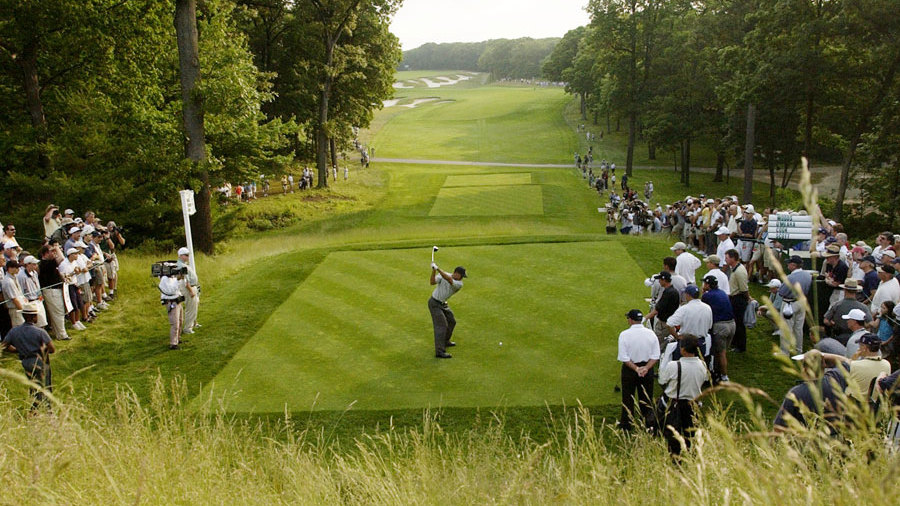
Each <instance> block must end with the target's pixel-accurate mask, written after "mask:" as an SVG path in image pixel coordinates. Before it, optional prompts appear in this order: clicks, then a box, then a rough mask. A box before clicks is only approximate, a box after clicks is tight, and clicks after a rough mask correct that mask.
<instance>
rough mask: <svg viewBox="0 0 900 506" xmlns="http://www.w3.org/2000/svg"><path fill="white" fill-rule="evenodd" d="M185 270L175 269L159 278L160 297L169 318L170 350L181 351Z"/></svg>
mask: <svg viewBox="0 0 900 506" xmlns="http://www.w3.org/2000/svg"><path fill="white" fill-rule="evenodd" d="M184 271H185V270H184V269H175V272H173V273H169V275H164V276H162V277H160V278H159V293H160V295H159V297H160V302H161V303H162V305H163V306H166V312H167V313H168V316H169V349H170V350H177V349H179V348H180V347H179V344H180V343H181V315H182V312H183V310H184V307H183V303H184V296H183V295H181V287H182V286H183V285H184Z"/></svg>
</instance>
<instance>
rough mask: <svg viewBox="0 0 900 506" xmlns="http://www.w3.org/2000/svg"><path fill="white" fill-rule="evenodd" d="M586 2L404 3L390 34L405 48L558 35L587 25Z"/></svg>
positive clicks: (450, 0)
mask: <svg viewBox="0 0 900 506" xmlns="http://www.w3.org/2000/svg"><path fill="white" fill-rule="evenodd" d="M585 5H587V0H403V6H402V7H401V8H400V10H399V11H398V12H397V14H396V15H395V16H394V20H393V22H392V23H391V31H392V32H394V34H395V35H397V37H399V38H400V43H401V44H402V45H403V50H404V51H406V50H409V49H414V48H417V47H419V46H421V45H422V44H425V43H426V42H479V41H482V40H488V39H516V38H519V37H533V38H536V39H537V38H544V37H562V36H563V35H565V33H566V32H567V31H569V30H571V29H573V28H577V27H579V26H581V25H585V24H587V23H588V22H589V19H588V15H587V12H585V11H584V6H585Z"/></svg>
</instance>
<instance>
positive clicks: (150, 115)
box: [0, 0, 401, 241]
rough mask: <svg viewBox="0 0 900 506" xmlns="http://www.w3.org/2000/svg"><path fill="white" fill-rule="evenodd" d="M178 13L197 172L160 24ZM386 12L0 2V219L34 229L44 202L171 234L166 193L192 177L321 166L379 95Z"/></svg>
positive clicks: (263, 1) (334, 2)
mask: <svg viewBox="0 0 900 506" xmlns="http://www.w3.org/2000/svg"><path fill="white" fill-rule="evenodd" d="M188 4H189V6H190V7H191V8H192V9H195V11H196V13H195V21H194V19H193V18H192V19H190V20H188V24H189V25H190V24H191V23H193V24H195V25H196V33H197V34H198V41H199V43H198V47H197V54H198V55H199V68H200V78H199V80H198V81H197V83H198V86H197V89H196V90H193V91H192V92H191V94H190V95H191V96H189V97H187V99H189V100H191V101H195V102H196V104H199V105H200V107H201V111H200V114H199V116H198V118H199V119H201V120H202V123H203V125H204V127H205V157H204V159H203V160H202V163H200V164H197V163H192V162H191V161H188V160H187V158H186V153H185V152H186V147H185V146H186V145H187V144H188V140H189V139H188V138H187V136H186V134H185V133H184V132H185V130H184V128H183V125H182V120H183V117H182V115H183V105H184V102H183V98H185V97H182V94H181V90H182V86H181V84H182V82H181V81H180V69H179V47H178V44H177V43H176V31H177V30H176V23H175V20H176V7H179V8H180V7H182V6H183V5H188ZM398 6H399V0H310V1H308V2H293V1H290V0H199V1H198V0H176V1H174V2H159V1H156V0H130V1H127V2H123V1H121V0H90V1H85V0H0V12H3V13H4V15H3V16H2V19H0V97H2V100H0V159H2V167H0V171H2V177H0V191H2V192H3V194H4V198H3V199H0V216H2V221H3V222H8V221H14V222H19V223H21V226H20V230H28V231H33V232H32V234H37V233H38V231H39V230H40V223H41V222H40V218H41V217H42V216H43V214H44V207H45V206H46V205H47V204H48V203H55V204H57V205H59V206H61V207H63V206H64V207H71V208H74V209H77V210H80V211H83V210H86V209H92V210H95V211H97V212H98V213H100V215H101V216H102V217H104V218H106V219H115V220H116V221H117V222H118V223H119V225H120V226H124V227H125V228H126V230H128V231H129V237H130V238H132V239H134V240H138V241H139V240H140V239H142V238H149V237H165V238H171V237H177V232H178V230H179V228H180V227H179V223H181V219H180V204H179V200H178V193H177V192H178V190H181V189H183V188H191V189H194V190H196V191H200V189H201V188H202V187H203V185H202V181H201V174H202V175H203V178H205V179H208V182H209V185H211V186H212V187H215V186H216V185H218V184H221V183H222V182H224V181H232V182H235V183H238V182H240V181H247V180H250V179H254V180H257V181H258V180H259V177H260V175H261V174H267V175H269V176H271V175H273V174H276V175H277V174H281V173H283V171H284V170H285V169H286V167H288V166H289V165H290V164H291V163H292V162H294V161H295V160H303V161H311V160H313V159H315V160H316V162H317V163H323V162H324V163H327V164H328V165H330V164H331V160H330V159H333V157H335V156H336V153H337V152H339V151H340V150H341V149H342V148H346V147H348V146H349V144H350V143H351V142H352V140H353V138H354V129H355V128H364V127H366V126H367V125H368V124H369V121H370V120H371V118H372V114H373V110H374V109H375V108H376V107H380V104H381V103H382V101H383V99H385V98H387V97H389V96H390V95H391V93H392V88H391V84H392V82H393V74H394V71H395V69H396V67H397V64H398V62H399V60H400V57H401V52H400V45H399V41H398V40H397V38H396V37H395V36H394V35H393V34H391V33H390V30H389V22H390V16H391V15H392V14H393V13H394V12H395V11H396V9H397V7H398ZM190 14H193V11H191V12H190ZM178 35H179V37H178V38H179V42H180V34H178ZM189 59H190V58H189ZM182 63H184V62H182ZM188 63H190V62H188ZM185 101H187V100H185ZM324 172H325V171H322V170H320V171H318V173H319V175H320V176H324ZM207 176H208V177H207ZM319 183H320V184H322V183H324V181H323V180H321V179H320V181H319ZM198 208H199V205H198ZM40 231H41V232H42V230H40ZM32 234H29V235H32ZM22 235H23V236H26V234H25V233H23V234H22ZM195 239H196V236H195Z"/></svg>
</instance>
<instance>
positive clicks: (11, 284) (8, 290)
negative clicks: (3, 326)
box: [0, 260, 27, 327]
mask: <svg viewBox="0 0 900 506" xmlns="http://www.w3.org/2000/svg"><path fill="white" fill-rule="evenodd" d="M5 270H6V274H5V275H4V276H3V279H2V280H0V288H2V292H3V299H4V300H5V301H6V310H7V311H8V312H9V319H10V321H11V322H12V326H13V327H15V326H18V325H21V324H22V323H23V322H24V321H25V320H23V319H22V308H23V307H25V303H26V302H27V301H26V300H25V294H24V293H22V287H21V285H19V279H18V278H17V275H18V274H19V262H16V261H15V260H9V261H7V262H6V265H5Z"/></svg>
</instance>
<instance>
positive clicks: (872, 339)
mask: <svg viewBox="0 0 900 506" xmlns="http://www.w3.org/2000/svg"><path fill="white" fill-rule="evenodd" d="M859 344H866V345H872V344H881V339H879V338H878V336H876V335H875V334H873V333H871V332H866V333H865V334H863V335H862V337H860V338H859Z"/></svg>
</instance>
